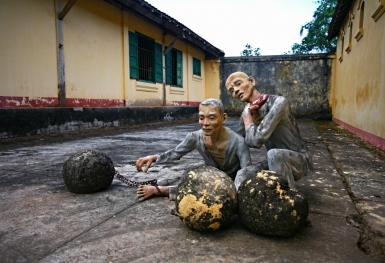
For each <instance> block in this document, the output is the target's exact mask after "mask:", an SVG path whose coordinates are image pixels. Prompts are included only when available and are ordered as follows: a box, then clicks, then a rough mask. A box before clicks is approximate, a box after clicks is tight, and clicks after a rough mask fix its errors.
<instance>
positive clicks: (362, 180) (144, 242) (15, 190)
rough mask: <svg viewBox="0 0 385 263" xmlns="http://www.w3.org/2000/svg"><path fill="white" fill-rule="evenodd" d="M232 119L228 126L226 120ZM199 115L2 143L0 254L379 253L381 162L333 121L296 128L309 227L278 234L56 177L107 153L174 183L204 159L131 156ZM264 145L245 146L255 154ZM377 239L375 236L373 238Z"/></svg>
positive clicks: (370, 258)
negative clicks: (210, 220)
mask: <svg viewBox="0 0 385 263" xmlns="http://www.w3.org/2000/svg"><path fill="white" fill-rule="evenodd" d="M236 123H237V119H230V120H229V121H228V123H227V126H229V127H230V128H234V127H235V125H236ZM199 128H200V126H199V125H198V124H197V123H195V122H194V123H172V124H169V125H153V126H143V127H139V128H135V129H126V130H117V131H108V132H104V133H88V134H83V135H72V136H61V137H38V138H37V139H34V140H30V141H24V142H22V141H19V142H18V141H17V140H16V141H13V142H7V143H2V144H1V145H0V172H1V176H0V189H1V191H0V215H1V217H0V261H1V262H166V261H167V262H384V255H383V254H381V253H383V252H381V244H382V245H383V244H384V242H383V238H381V235H382V236H384V235H383V234H384V233H385V224H384V222H385V221H384V218H385V209H384V199H385V195H384V193H383V189H384V184H385V176H384V169H385V164H384V162H383V161H382V160H380V159H377V158H376V157H375V156H373V155H372V154H371V153H370V152H369V151H367V150H366V149H364V148H362V147H360V146H358V145H357V144H355V143H354V142H352V141H351V140H349V139H348V138H346V137H344V136H343V135H341V134H338V132H336V131H335V130H333V129H324V130H317V128H316V125H315V123H314V122H313V121H310V120H299V128H300V130H301V134H302V135H303V138H304V140H305V141H306V142H307V144H308V147H309V148H310V150H311V152H312V154H313V159H314V163H315V173H314V174H313V175H312V176H308V177H305V178H303V179H301V180H300V181H298V182H296V185H297V188H298V190H300V191H301V192H303V193H304V194H305V195H306V196H307V197H308V199H309V204H310V214H309V218H310V219H311V221H312V227H304V228H303V229H301V231H299V232H298V233H297V234H295V235H294V236H292V237H289V238H276V237H265V236H261V235H256V234H253V233H251V232H250V231H248V230H247V229H246V228H245V227H244V226H243V225H242V223H241V222H240V221H239V219H238V217H237V216H236V215H235V216H234V217H233V218H232V220H231V222H230V224H229V225H227V226H226V227H224V228H221V229H219V230H217V231H214V232H202V233H201V232H196V231H193V230H190V229H189V228H187V227H186V226H185V225H184V224H183V223H182V221H181V220H180V219H179V218H178V217H176V216H173V215H171V214H170V210H171V209H172V208H173V207H174V202H172V201H169V200H168V199H167V198H165V197H154V198H151V199H149V200H146V201H144V202H140V203H139V202H137V200H136V188H133V187H128V186H126V185H124V184H123V183H121V182H120V181H118V180H116V179H114V181H113V183H112V185H111V186H110V187H109V188H108V189H107V190H105V191H101V192H98V193H94V194H86V195H80V194H74V193H71V192H69V191H68V190H67V188H66V186H65V184H64V181H63V179H62V174H61V172H62V166H63V163H64V162H65V161H66V160H67V159H68V158H69V157H70V156H71V155H72V154H74V153H76V152H79V151H84V150H88V149H95V150H99V151H103V152H104V153H106V154H107V155H108V156H109V157H110V158H111V159H112V161H113V162H114V165H115V167H116V169H117V170H118V171H119V172H120V173H121V174H122V175H124V176H126V177H127V178H129V179H133V180H138V181H142V180H148V179H153V178H157V179H158V181H159V183H160V184H163V185H169V184H173V183H175V182H177V181H178V180H179V179H180V178H181V177H182V176H183V175H184V174H185V172H186V171H188V170H189V169H191V168H193V167H197V166H200V165H202V164H203V161H202V160H201V158H200V156H199V154H198V153H197V152H196V151H193V152H191V153H189V154H188V155H186V156H185V157H183V158H182V159H181V160H180V161H175V162H171V163H167V164H162V165H157V166H153V167H152V168H150V170H149V172H148V173H147V174H144V173H137V172H136V170H135V167H134V162H135V160H136V159H137V158H139V157H142V156H146V155H148V154H153V153H160V152H163V151H166V150H168V149H170V148H172V147H174V146H176V145H177V144H178V143H179V142H180V141H181V140H182V139H183V138H184V137H185V135H186V133H187V132H189V131H194V130H197V129H199ZM265 154H266V150H265V149H261V150H257V149H252V158H253V162H256V161H258V160H260V159H261V158H264V157H265ZM381 242H382V243H381Z"/></svg>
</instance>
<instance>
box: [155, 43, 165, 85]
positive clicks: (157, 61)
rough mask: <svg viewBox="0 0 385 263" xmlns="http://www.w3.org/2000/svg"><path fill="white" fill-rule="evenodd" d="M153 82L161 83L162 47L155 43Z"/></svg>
mask: <svg viewBox="0 0 385 263" xmlns="http://www.w3.org/2000/svg"><path fill="white" fill-rule="evenodd" d="M155 82H163V70H162V45H161V44H159V43H156V42H155Z"/></svg>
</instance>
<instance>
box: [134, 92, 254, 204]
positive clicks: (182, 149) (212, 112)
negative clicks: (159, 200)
mask: <svg viewBox="0 0 385 263" xmlns="http://www.w3.org/2000/svg"><path fill="white" fill-rule="evenodd" d="M198 116H199V124H200V125H201V126H202V129H201V130H198V131H194V132H191V133H189V134H187V136H186V137H185V139H184V140H183V141H182V142H181V143H180V144H179V145H178V146H176V147H175V148H174V149H171V150H168V151H166V152H164V153H161V154H154V155H149V156H146V157H142V158H139V159H138V160H137V161H136V163H135V165H136V169H137V170H138V171H143V172H147V170H148V169H149V168H150V166H151V164H152V163H154V162H155V163H164V162H167V161H172V160H179V159H180V158H181V157H183V156H184V155H186V154H187V153H189V152H191V151H192V150H195V149H196V150H198V152H199V153H200V155H201V156H202V158H203V160H204V163H205V165H207V166H212V167H215V168H218V169H219V170H221V171H223V172H225V173H226V174H227V175H228V176H230V177H231V178H232V179H233V180H234V179H235V178H236V176H241V177H243V176H242V171H243V169H244V168H246V167H247V166H250V165H251V159H250V150H249V147H248V146H247V145H246V144H245V141H244V138H243V137H242V136H240V135H239V134H237V133H236V132H234V131H232V130H230V129H229V128H226V127H224V126H223V124H224V123H225V122H226V121H227V114H226V113H225V112H224V107H223V104H222V102H221V101H219V100H216V99H207V100H205V101H203V102H201V103H200V105H199V113H198ZM143 166H145V167H144V169H142V167H143ZM176 191H177V185H173V186H150V185H141V186H139V187H138V190H137V196H138V199H139V201H143V200H146V199H147V198H149V197H151V196H153V195H162V196H168V197H169V199H170V200H175V198H176V194H177V193H176Z"/></svg>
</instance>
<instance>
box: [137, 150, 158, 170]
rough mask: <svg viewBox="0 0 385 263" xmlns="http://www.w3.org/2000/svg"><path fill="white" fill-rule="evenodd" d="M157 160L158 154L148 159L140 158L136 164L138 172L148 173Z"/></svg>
mask: <svg viewBox="0 0 385 263" xmlns="http://www.w3.org/2000/svg"><path fill="white" fill-rule="evenodd" d="M157 159H158V155H157V154H155V155H148V156H146V157H142V158H139V159H138V160H137V161H136V162H135V166H136V170H138V172H145V173H147V170H148V169H149V168H150V166H151V164H152V163H153V162H155V161H156V160H157ZM143 165H145V166H146V167H145V169H144V171H143V170H142V166H143Z"/></svg>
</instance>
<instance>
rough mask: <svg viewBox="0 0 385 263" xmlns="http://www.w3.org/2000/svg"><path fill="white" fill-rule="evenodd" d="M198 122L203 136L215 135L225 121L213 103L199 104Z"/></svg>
mask: <svg viewBox="0 0 385 263" xmlns="http://www.w3.org/2000/svg"><path fill="white" fill-rule="evenodd" d="M198 115H199V124H200V125H201V126H202V131H203V134H204V135H205V136H212V135H215V134H216V133H217V132H218V131H219V130H220V129H221V128H222V125H223V123H224V122H225V118H224V116H223V115H221V113H220V111H219V108H218V107H216V106H214V105H200V106H199V114H198Z"/></svg>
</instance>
